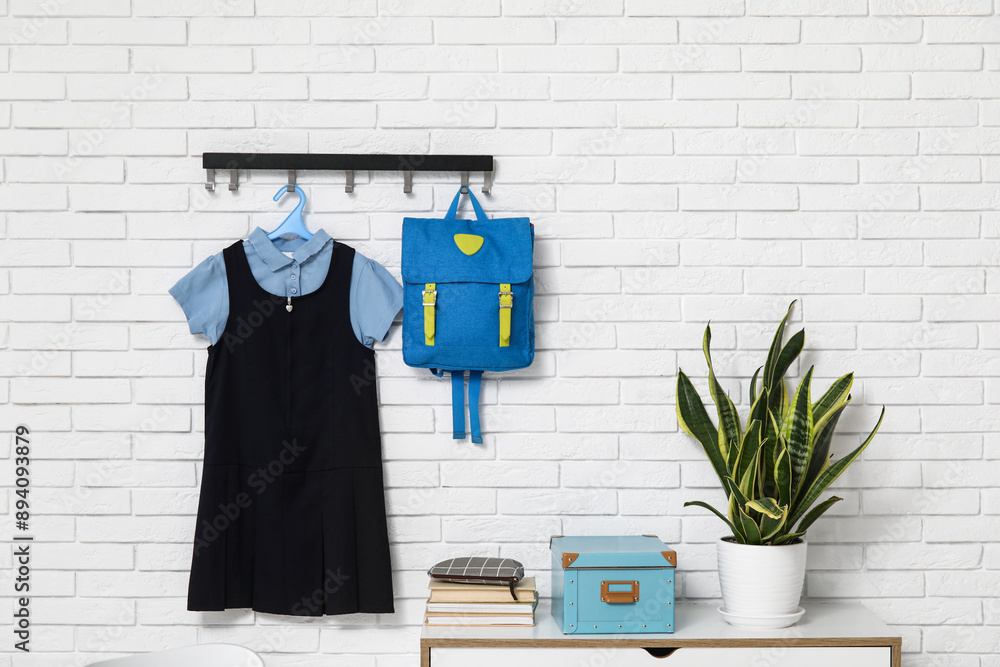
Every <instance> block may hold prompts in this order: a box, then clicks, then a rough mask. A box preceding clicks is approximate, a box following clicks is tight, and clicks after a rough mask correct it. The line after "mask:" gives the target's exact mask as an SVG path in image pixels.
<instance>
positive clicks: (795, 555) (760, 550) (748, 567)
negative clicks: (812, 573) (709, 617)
mask: <svg viewBox="0 0 1000 667" xmlns="http://www.w3.org/2000/svg"><path fill="white" fill-rule="evenodd" d="M718 556H719V585H720V586H721V588H722V608H720V610H719V611H720V613H722V615H723V617H724V618H725V619H726V621H728V622H729V623H730V624H732V625H739V626H743V627H761V628H763V627H767V628H785V627H788V626H789V625H793V624H794V623H795V622H796V621H797V620H799V618H800V617H801V616H802V610H801V608H800V607H799V599H800V598H801V597H802V583H803V581H804V579H805V574H806V543H805V540H802V541H801V542H798V543H796V544H784V545H781V546H761V545H756V544H739V543H737V542H735V541H731V538H730V540H727V539H725V538H722V539H720V540H719V542H718Z"/></svg>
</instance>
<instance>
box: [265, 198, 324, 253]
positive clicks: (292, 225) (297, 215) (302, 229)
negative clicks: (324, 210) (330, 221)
mask: <svg viewBox="0 0 1000 667" xmlns="http://www.w3.org/2000/svg"><path fill="white" fill-rule="evenodd" d="M293 187H294V188H295V193H296V194H297V195H298V196H299V205H298V206H296V207H295V209H294V210H293V211H292V212H291V213H289V214H288V217H287V218H285V219H284V220H283V221H282V222H281V224H280V225H278V227H277V228H276V229H275V230H274V231H273V232H269V233H268V235H267V238H269V239H271V240H272V241H273V240H274V239H276V238H278V237H279V236H287V235H295V236H298V237H299V238H302V239H305V240H306V241H308V240H309V239H311V238H312V236H313V235H312V232H310V231H309V230H308V229H306V223H305V222H303V221H302V209H303V208H304V207H305V205H306V193H304V192H302V188H300V187H299V186H297V185H296V186H293ZM286 192H288V186H285V185H282V186H281V189H280V190H278V194H276V195H274V201H278V200H279V199H281V197H282V195H284V194H285V193H286Z"/></svg>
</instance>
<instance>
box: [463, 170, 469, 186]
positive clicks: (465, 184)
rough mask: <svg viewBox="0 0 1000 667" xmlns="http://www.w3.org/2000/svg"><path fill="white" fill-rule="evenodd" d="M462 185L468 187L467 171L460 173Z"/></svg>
mask: <svg viewBox="0 0 1000 667" xmlns="http://www.w3.org/2000/svg"><path fill="white" fill-rule="evenodd" d="M462 185H464V186H466V187H468V185H469V172H467V171H463V172H462Z"/></svg>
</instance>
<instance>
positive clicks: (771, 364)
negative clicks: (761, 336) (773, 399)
mask: <svg viewBox="0 0 1000 667" xmlns="http://www.w3.org/2000/svg"><path fill="white" fill-rule="evenodd" d="M794 305H795V302H794V301H792V302H791V303H790V304H788V310H787V311H785V316H784V317H782V318H781V322H779V323H778V328H777V329H776V330H775V332H774V338H772V339H771V347H770V348H769V349H768V351H767V361H765V362H764V377H763V380H764V386H765V387H767V388H768V389H769V390H773V389H774V384H775V382H774V381H775V373H774V371H775V369H776V368H777V365H778V356H779V355H780V354H781V340H782V338H784V335H785V323H786V322H788V316H789V315H791V314H792V306H794ZM778 377H780V376H778Z"/></svg>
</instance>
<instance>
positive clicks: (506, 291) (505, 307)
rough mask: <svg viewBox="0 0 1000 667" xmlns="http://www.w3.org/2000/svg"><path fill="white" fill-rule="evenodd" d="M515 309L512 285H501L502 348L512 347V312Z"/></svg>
mask: <svg viewBox="0 0 1000 667" xmlns="http://www.w3.org/2000/svg"><path fill="white" fill-rule="evenodd" d="M513 307H514V293H513V292H511V291H510V283H502V284H501V285H500V347H510V311H511V310H512V309H513Z"/></svg>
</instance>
